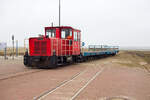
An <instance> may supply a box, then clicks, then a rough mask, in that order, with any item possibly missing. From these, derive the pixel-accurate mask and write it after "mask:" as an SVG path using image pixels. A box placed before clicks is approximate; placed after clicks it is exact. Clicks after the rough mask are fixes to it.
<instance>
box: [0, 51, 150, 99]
mask: <svg viewBox="0 0 150 100" xmlns="http://www.w3.org/2000/svg"><path fill="white" fill-rule="evenodd" d="M122 57H123V58H122ZM129 58H131V59H129ZM137 58H138V57H135V58H134V57H132V56H130V55H127V56H125V55H124V53H120V54H118V55H117V56H113V57H109V58H104V59H99V60H94V61H88V62H84V63H78V64H73V65H68V66H64V67H60V68H57V69H50V70H42V69H29V68H26V67H25V66H24V65H23V62H22V57H19V58H16V59H15V60H11V59H8V60H3V58H0V99H1V100H33V99H35V98H36V99H37V98H38V97H39V96H41V97H40V98H41V99H42V100H74V99H76V100H150V73H149V72H148V71H147V70H146V69H145V68H144V67H142V66H143V65H144V66H149V64H148V63H147V62H146V61H144V60H143V59H141V58H138V59H137ZM135 59H137V62H136V63H135V62H134V61H135ZM69 80H70V81H69ZM63 82H64V83H65V82H66V83H65V84H63V85H62V83H63ZM123 98H124V99H123Z"/></svg>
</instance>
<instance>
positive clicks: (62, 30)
mask: <svg viewBox="0 0 150 100" xmlns="http://www.w3.org/2000/svg"><path fill="white" fill-rule="evenodd" d="M118 52H119V49H118V47H116V46H111V47H110V46H106V45H100V46H99V45H90V46H89V50H88V51H84V52H83V51H81V31H80V30H78V29H74V28H72V27H68V26H65V27H64V26H62V27H45V35H44V36H39V37H34V38H30V39H29V53H28V51H27V52H26V53H25V55H24V65H26V66H28V67H32V66H36V67H38V68H55V67H57V65H59V64H61V65H62V64H66V63H70V62H78V61H85V60H87V59H89V58H90V59H91V58H99V57H105V56H109V55H115V54H117V53H118Z"/></svg>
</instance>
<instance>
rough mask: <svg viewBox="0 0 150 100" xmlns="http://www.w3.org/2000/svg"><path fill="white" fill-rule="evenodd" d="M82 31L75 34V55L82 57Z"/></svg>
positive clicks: (75, 31)
mask: <svg viewBox="0 0 150 100" xmlns="http://www.w3.org/2000/svg"><path fill="white" fill-rule="evenodd" d="M80 36H81V35H80V31H77V30H74V32H73V55H80Z"/></svg>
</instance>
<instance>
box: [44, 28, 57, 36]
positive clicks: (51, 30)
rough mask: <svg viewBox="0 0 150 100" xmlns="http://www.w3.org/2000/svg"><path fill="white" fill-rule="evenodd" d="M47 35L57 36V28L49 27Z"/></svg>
mask: <svg viewBox="0 0 150 100" xmlns="http://www.w3.org/2000/svg"><path fill="white" fill-rule="evenodd" d="M46 36H48V37H56V29H48V30H46Z"/></svg>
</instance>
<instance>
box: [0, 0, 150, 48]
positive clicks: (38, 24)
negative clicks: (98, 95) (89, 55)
mask: <svg viewBox="0 0 150 100" xmlns="http://www.w3.org/2000/svg"><path fill="white" fill-rule="evenodd" d="M61 7H62V9H61V11H62V12H61V15H62V16H61V19H62V20H61V25H63V26H72V27H74V28H77V29H80V30H81V31H82V41H85V43H86V44H107V45H119V46H150V0H61ZM51 22H53V23H54V25H58V0H0V42H7V44H8V45H9V46H10V45H11V35H12V34H14V35H15V39H17V40H18V41H19V45H20V46H23V42H24V41H23V40H24V39H25V38H28V37H30V36H38V34H44V27H46V26H50V25H51Z"/></svg>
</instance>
